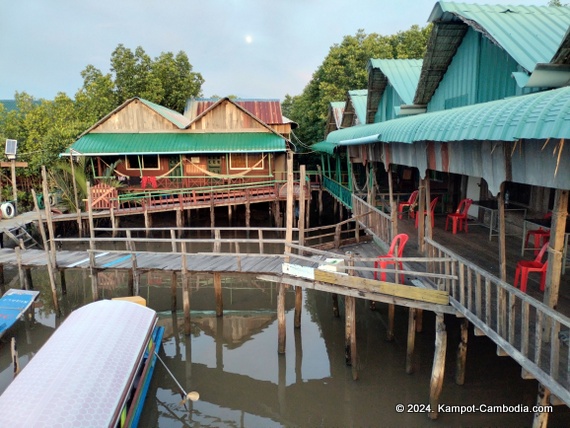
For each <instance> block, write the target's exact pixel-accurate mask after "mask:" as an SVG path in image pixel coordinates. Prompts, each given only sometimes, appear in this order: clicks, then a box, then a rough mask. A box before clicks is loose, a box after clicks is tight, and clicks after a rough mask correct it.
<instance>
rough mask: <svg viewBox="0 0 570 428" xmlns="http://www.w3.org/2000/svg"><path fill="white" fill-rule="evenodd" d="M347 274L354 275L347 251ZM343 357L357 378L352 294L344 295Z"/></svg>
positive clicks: (354, 306)
mask: <svg viewBox="0 0 570 428" xmlns="http://www.w3.org/2000/svg"><path fill="white" fill-rule="evenodd" d="M347 255H348V256H349V259H348V260H347V266H348V269H347V270H348V275H350V276H354V269H353V268H354V254H353V253H352V252H350V251H349V252H347ZM344 307H345V342H344V343H345V345H344V346H345V347H344V349H345V357H346V364H347V365H348V366H351V367H352V379H353V380H357V379H358V365H357V362H358V356H357V352H356V299H355V298H354V297H352V296H345V298H344Z"/></svg>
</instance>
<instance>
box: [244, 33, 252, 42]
mask: <svg viewBox="0 0 570 428" xmlns="http://www.w3.org/2000/svg"><path fill="white" fill-rule="evenodd" d="M245 42H246V43H247V44H248V45H249V44H250V43H251V42H253V37H251V36H250V35H249V34H248V35H247V36H245Z"/></svg>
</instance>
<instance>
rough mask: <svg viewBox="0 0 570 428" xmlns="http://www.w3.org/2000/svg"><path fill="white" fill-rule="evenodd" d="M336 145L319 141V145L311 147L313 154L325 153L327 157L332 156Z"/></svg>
mask: <svg viewBox="0 0 570 428" xmlns="http://www.w3.org/2000/svg"><path fill="white" fill-rule="evenodd" d="M336 147H337V144H335V143H329V142H328V141H321V142H319V143H315V144H313V145H312V146H311V149H313V150H314V151H315V152H321V153H327V154H329V155H334V154H335V152H334V149H336Z"/></svg>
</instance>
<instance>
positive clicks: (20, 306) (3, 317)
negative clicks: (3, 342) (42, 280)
mask: <svg viewBox="0 0 570 428" xmlns="http://www.w3.org/2000/svg"><path fill="white" fill-rule="evenodd" d="M39 294H40V292H39V291H35V290H16V289H14V288H11V289H9V290H7V291H6V292H5V293H4V294H3V295H2V297H0V337H2V336H4V334H5V333H6V332H7V331H8V329H9V328H10V327H12V326H13V325H14V324H15V323H16V321H18V319H20V317H21V316H22V315H23V314H24V313H25V312H26V311H27V310H28V309H29V308H30V306H32V303H34V301H35V300H36V299H37V298H38V296H39Z"/></svg>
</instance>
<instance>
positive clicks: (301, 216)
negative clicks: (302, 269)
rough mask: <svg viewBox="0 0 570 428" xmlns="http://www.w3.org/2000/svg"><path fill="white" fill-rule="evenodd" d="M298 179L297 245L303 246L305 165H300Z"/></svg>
mask: <svg viewBox="0 0 570 428" xmlns="http://www.w3.org/2000/svg"><path fill="white" fill-rule="evenodd" d="M299 169H300V171H301V172H300V178H299V245H301V246H303V245H305V202H306V201H305V186H306V183H307V180H306V179H305V176H306V170H305V165H301V166H300V167H299Z"/></svg>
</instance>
